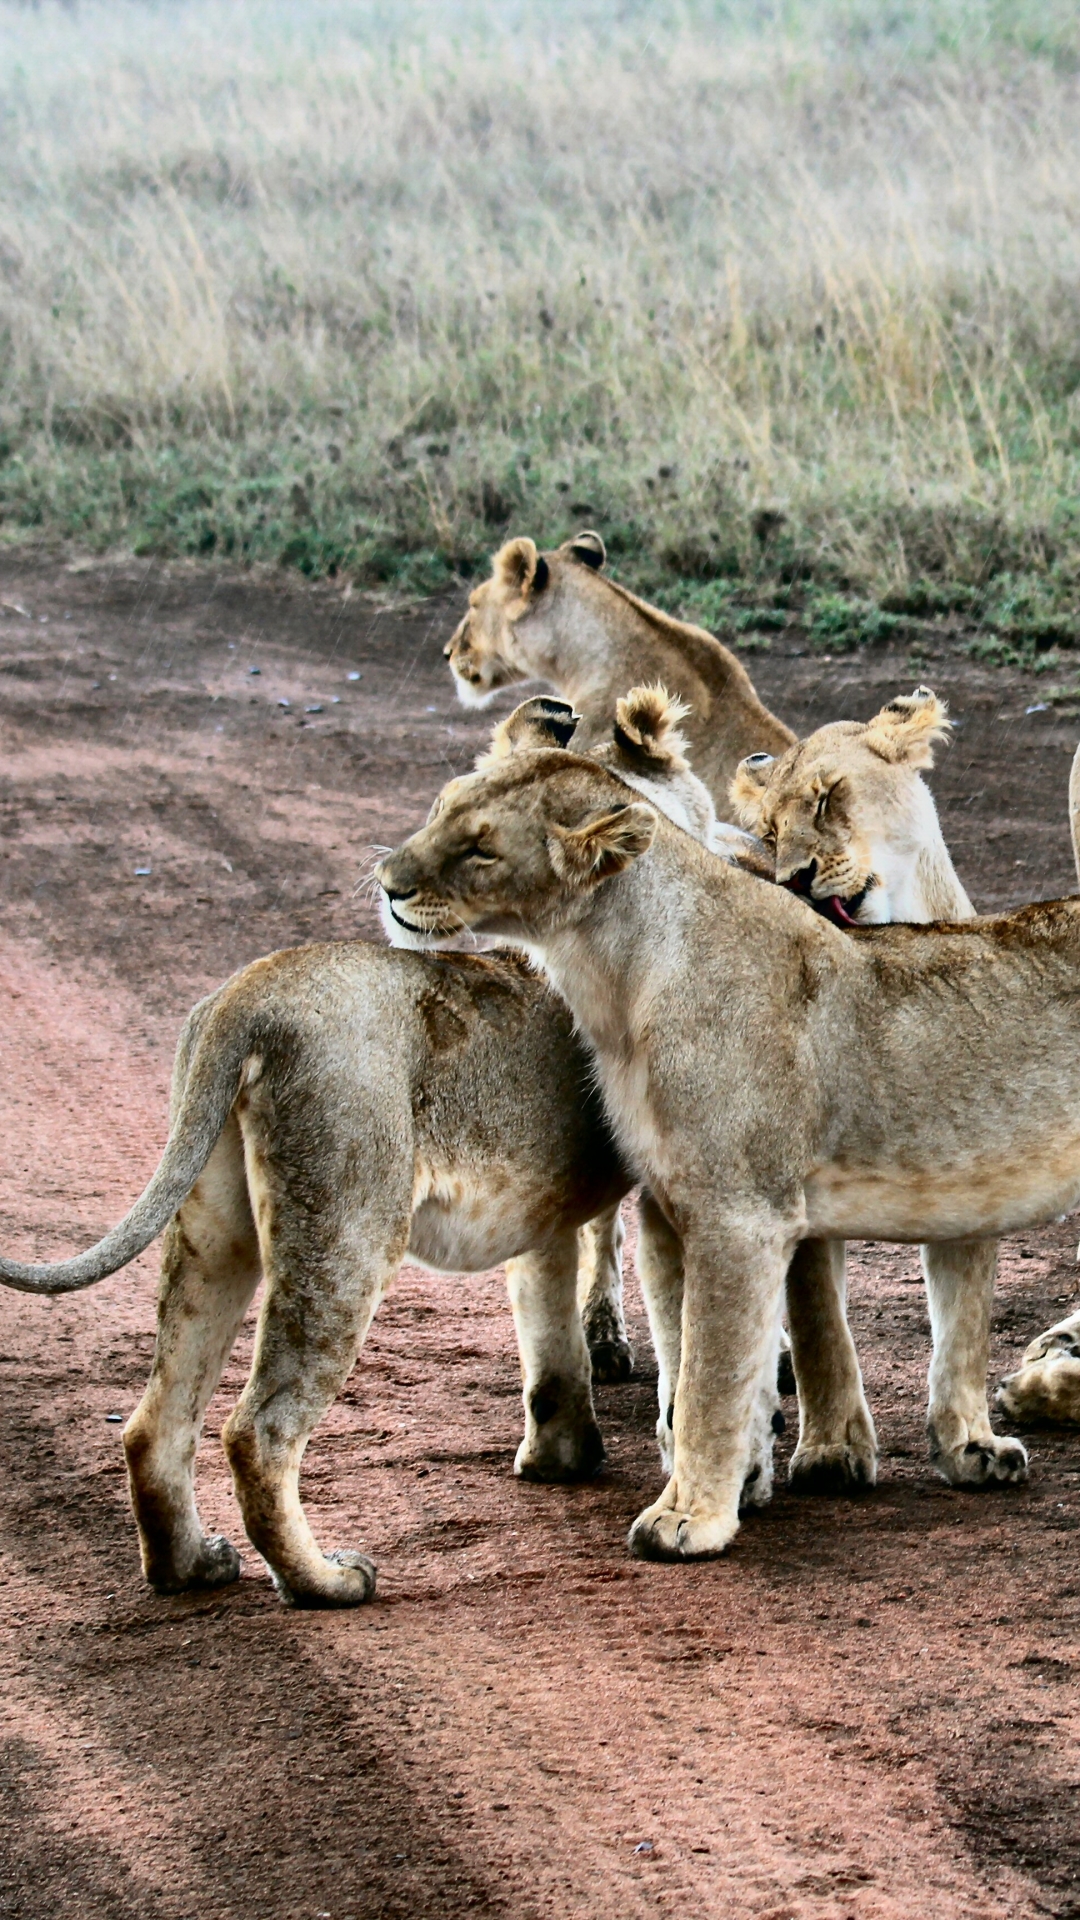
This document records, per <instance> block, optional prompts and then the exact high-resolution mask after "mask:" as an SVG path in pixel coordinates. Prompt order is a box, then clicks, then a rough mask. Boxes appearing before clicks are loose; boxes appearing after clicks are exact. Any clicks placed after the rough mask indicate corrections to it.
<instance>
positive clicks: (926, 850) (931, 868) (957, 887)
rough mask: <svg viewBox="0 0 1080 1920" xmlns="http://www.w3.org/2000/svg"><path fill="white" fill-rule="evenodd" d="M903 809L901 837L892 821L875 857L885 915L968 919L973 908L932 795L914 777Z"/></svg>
mask: <svg viewBox="0 0 1080 1920" xmlns="http://www.w3.org/2000/svg"><path fill="white" fill-rule="evenodd" d="M907 812H908V814H909V818H908V819H907V821H906V831H905V832H904V833H903V834H902V835H901V834H899V833H898V831H897V826H896V825H894V826H893V828H892V831H891V833H890V835H889V836H888V837H887V838H886V840H885V841H884V843H883V845H882V847H881V849H880V852H879V853H878V855H877V857H876V858H875V861H874V866H875V871H877V872H878V873H879V874H880V875H881V877H882V878H883V879H884V881H885V884H886V890H887V896H888V909H889V910H888V914H887V916H886V917H887V918H888V919H890V920H905V921H908V922H909V923H911V922H914V923H916V924H918V923H919V922H923V921H927V920H970V919H971V918H972V917H973V915H974V912H975V909H974V907H973V906H972V904H971V901H970V900H969V899H968V897H967V894H966V893H965V892H964V889H963V887H962V886H961V884H960V877H959V875H958V873H957V871H956V868H955V867H954V866H953V863H952V859H951V857H950V854H949V849H948V847H947V846H946V845H945V839H944V836H943V834H942V831H941V824H940V822H939V820H938V816H937V808H936V807H935V805H934V799H933V795H932V794H931V792H930V789H929V787H927V786H925V785H924V784H923V782H922V781H921V780H920V779H918V778H917V777H916V780H915V783H914V787H913V789H912V793H911V796H910V800H909V802H908V807H907ZM883 904H884V903H883Z"/></svg>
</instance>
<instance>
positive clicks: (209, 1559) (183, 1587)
mask: <svg viewBox="0 0 1080 1920" xmlns="http://www.w3.org/2000/svg"><path fill="white" fill-rule="evenodd" d="M146 1577H147V1579H148V1580H149V1582H150V1585H151V1586H152V1587H153V1589H154V1592H155V1593H188V1592H190V1591H191V1589H192V1588H200V1587H203V1588H205V1587H228V1586H231V1585H232V1583H233V1581H234V1580H239V1578H240V1555H239V1554H238V1553H237V1551H236V1548H235V1547H234V1546H233V1543H232V1541H231V1540H227V1539H226V1537H225V1535H224V1534H223V1533H208V1534H206V1535H205V1536H204V1538H203V1540H202V1541H201V1543H200V1546H199V1550H198V1553H197V1554H196V1556H195V1559H194V1560H193V1561H192V1563H191V1565H190V1566H189V1567H185V1568H184V1569H183V1570H182V1571H181V1570H179V1569H177V1568H175V1567H169V1568H164V1567H162V1568H160V1569H158V1568H150V1569H148V1571H147V1575H146Z"/></svg>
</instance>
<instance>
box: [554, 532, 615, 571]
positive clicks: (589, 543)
mask: <svg viewBox="0 0 1080 1920" xmlns="http://www.w3.org/2000/svg"><path fill="white" fill-rule="evenodd" d="M559 552H560V553H568V554H569V555H570V558H571V560H580V562H581V564H582V566H583V567H591V568H592V569H593V572H594V573H599V571H600V568H601V567H602V566H603V565H604V562H605V561H606V559H607V548H606V547H605V545H604V543H603V541H602V540H601V538H600V535H599V534H598V533H594V532H593V530H592V528H591V527H586V528H585V530H584V532H583V533H575V535H574V537H573V539H572V540H564V541H563V543H562V546H561V547H560V548H559Z"/></svg>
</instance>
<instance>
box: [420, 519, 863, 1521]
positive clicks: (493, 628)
mask: <svg viewBox="0 0 1080 1920" xmlns="http://www.w3.org/2000/svg"><path fill="white" fill-rule="evenodd" d="M606 559H607V554H606V552H605V548H604V543H603V540H602V539H601V537H600V535H599V534H598V533H595V532H593V531H591V530H588V531H585V532H582V533H578V534H575V536H574V538H573V539H572V540H568V541H566V542H565V544H564V545H563V546H561V547H559V548H557V549H556V550H555V551H549V552H545V553H540V552H539V551H538V549H537V546H536V543H535V541H533V540H530V539H528V538H524V537H523V538H520V539H516V540H510V541H507V543H506V544H505V545H504V546H503V547H501V548H500V549H499V552H498V553H497V554H496V555H495V558H494V560H493V562H492V570H491V577H490V579H488V580H485V581H483V582H482V583H481V584H480V586H478V587H476V588H474V589H473V591H472V593H471V594H470V595H469V610H468V612H467V613H466V615H465V618H464V619H463V620H462V621H461V623H460V625H459V626H458V628H457V630H456V632H455V633H454V634H453V635H452V637H451V639H450V640H449V642H448V643H447V646H446V648H445V649H444V651H445V654H446V657H447V659H448V660H449V662H450V668H451V672H452V673H453V676H454V684H455V686H456V688H457V692H458V696H459V698H460V699H461V701H462V702H463V704H464V705H466V706H481V707H483V706H486V705H487V704H488V703H489V701H491V700H492V699H493V698H494V697H495V696H496V694H498V693H499V692H500V691H501V690H502V689H503V688H505V687H508V686H512V685H514V684H516V683H520V682H521V681H524V680H543V681H546V682H547V684H548V685H549V686H552V687H554V688H555V690H556V691H557V692H558V693H559V694H561V695H562V696H563V698H564V699H566V700H568V701H570V702H572V704H573V706H574V708H575V710H576V711H577V712H578V713H580V714H581V716H582V718H581V721H580V724H579V727H578V730H577V733H576V735H575V746H576V748H577V749H578V750H579V751H586V752H589V751H591V750H592V748H593V747H594V746H596V745H597V744H599V743H601V742H602V741H604V740H606V739H607V737H608V733H609V730H610V716H611V713H612V711H613V710H614V707H615V702H616V699H617V697H618V696H619V695H620V694H621V692H622V690H623V688H624V687H628V686H633V685H635V684H637V683H641V682H649V681H652V682H661V683H662V684H663V685H664V686H665V687H666V688H667V689H668V690H669V691H670V692H671V693H672V694H673V695H674V696H675V697H676V698H677V699H678V700H679V701H680V703H681V704H682V705H683V707H684V709H685V711H684V713H683V716H682V718H681V721H680V726H681V729H682V732H683V733H684V735H685V737H686V740H687V743H688V746H689V751H690V759H691V763H692V765H693V769H694V772H695V774H697V775H698V777H699V778H700V779H701V780H703V781H704V783H705V785H706V787H707V788H708V789H709V792H710V793H711V795H712V798H713V801H714V803H715V804H716V805H717V806H721V807H724V808H726V803H727V793H728V785H729V782H730V780H731V778H732V775H733V774H734V772H735V768H736V766H737V765H738V762H739V761H740V759H741V758H742V757H743V756H744V755H745V754H747V753H749V752H751V751H752V750H765V751H768V752H770V753H774V754H778V753H782V752H783V750H784V749H785V747H787V746H789V745H791V743H792V742H793V740H794V738H795V736H794V734H793V733H792V732H791V730H790V728H788V727H786V726H785V725H784V724H783V722H782V721H780V720H778V719H777V718H776V716H775V715H774V714H772V713H770V712H769V710H768V708H767V707H765V706H764V705H763V704H762V702H761V701H760V700H759V699H758V696H757V694H756V693H755V691H754V688H753V685H752V683H751V681H750V677H749V675H748V674H747V672H746V669H745V667H743V665H742V664H741V662H740V661H739V660H737V659H736V658H735V655H734V654H733V653H731V652H730V650H729V649H728V648H727V647H725V646H723V645H722V644H721V642H720V641H719V640H717V639H716V638H715V637H714V636H713V635H712V634H711V633H707V632H705V630H704V629H703V628H701V627H695V626H692V625H690V624H689V623H688V622H687V621H685V620H676V619H674V618H673V617H672V615H671V614H668V613H664V612H662V611H661V609H660V608H659V607H653V606H650V605H649V604H648V602H647V601H644V600H640V599H639V598H638V597H637V595H636V594H633V593H630V592H628V590H627V589H626V588H625V587H622V586H619V585H618V584H617V582H615V581H614V580H610V579H608V578H607V576H606V575H605V574H604V573H603V572H602V569H603V567H604V565H605V562H606ZM714 834H715V838H714V841H713V844H714V845H715V847H716V850H717V851H718V852H720V853H723V854H727V855H730V854H731V853H732V851H733V850H734V849H733V845H732V838H731V835H732V830H731V828H730V827H719V826H718V827H717V828H716V829H714ZM749 857H750V856H748V855H747V853H746V850H745V849H744V850H743V854H742V856H741V859H740V863H741V864H746V863H747V860H748V858H749ZM598 1232H599V1235H600V1244H601V1245H606V1248H607V1252H606V1257H598V1258H597V1259H596V1260H595V1261H594V1271H595V1276H596V1277H595V1280H594V1282H593V1285H592V1288H591V1292H590V1297H589V1299H588V1300H587V1302H586V1303H585V1308H584V1313H585V1325H586V1331H587V1334H588V1338H589V1346H590V1350H591V1351H592V1353H593V1363H594V1372H595V1374H596V1377H597V1378H601V1379H603V1378H619V1377H622V1376H623V1375H624V1374H626V1373H628V1372H629V1370H630V1345H629V1341H628V1339H627V1336H626V1327H625V1321H624V1319H623V1312H622V1300H621V1291H620V1266H619V1259H618V1249H617V1244H616V1239H615V1236H616V1235H617V1232H618V1227H617V1222H615V1221H608V1222H604V1223H601V1226H600V1227H599V1229H598ZM797 1277H798V1281H799V1284H798V1288H797V1295H798V1298H797V1300H795V1302H794V1304H793V1307H792V1311H794V1312H795V1313H796V1315H797V1316H799V1317H800V1318H801V1321H802V1323H803V1324H805V1327H806V1337H807V1338H808V1339H809V1340H811V1341H812V1342H813V1344H814V1345H815V1346H818V1347H820V1348H821V1349H825V1348H827V1347H832V1348H833V1349H834V1350H836V1351H837V1352H839V1351H840V1349H841V1348H845V1349H846V1350H847V1360H846V1363H845V1368H844V1372H845V1377H850V1374H851V1369H852V1366H855V1367H856V1368H857V1362H856V1361H855V1354H854V1348H853V1347H852V1346H851V1341H850V1336H849V1334H848V1332H847V1324H846V1320H845V1315H844V1300H843V1265H842V1262H839V1261H838V1259H837V1257H836V1250H834V1249H829V1248H827V1247H824V1246H817V1245H813V1244H809V1245H807V1246H805V1247H802V1248H800V1251H799V1255H798V1262H797ZM792 1335H793V1339H796V1340H797V1339H798V1337H799V1333H798V1329H796V1328H794V1327H793V1329H792ZM664 1372H665V1369H664V1365H663V1361H661V1374H662V1376H663V1375H664ZM788 1384H789V1385H790V1380H789V1381H788ZM802 1413H803V1421H802V1429H801V1432H800V1440H799V1446H798V1448H797V1450H796V1453H795V1457H794V1459H793V1461H792V1463H791V1477H792V1480H793V1482H794V1483H795V1484H796V1485H798V1486H800V1487H803V1488H804V1489H806V1490H808V1491H814V1490H816V1489H818V1488H824V1489H830V1488H833V1487H836V1486H865V1485H868V1484H870V1485H872V1484H873V1481H874V1478H875V1475H876V1471H877V1466H876V1461H877V1443H876V1439H875V1436H874V1431H873V1423H872V1422H871V1421H870V1417H869V1413H868V1411H867V1410H866V1409H865V1404H864V1407H863V1410H862V1412H860V1413H856V1412H854V1410H853V1412H852V1420H851V1423H850V1425H849V1426H848V1427H847V1428H846V1429H845V1430H844V1433H843V1437H842V1438H840V1437H839V1432H838V1430H837V1429H835V1428H832V1427H830V1430H829V1435H828V1437H827V1438H824V1437H822V1436H821V1435H819V1434H818V1433H817V1431H816V1429H815V1428H814V1427H813V1426H812V1425H810V1426H808V1425H807V1419H806V1404H805V1402H804V1403H803V1407H802ZM668 1444H669V1441H668V1439H665V1436H664V1434H663V1433H661V1447H662V1448H666V1447H667V1446H668Z"/></svg>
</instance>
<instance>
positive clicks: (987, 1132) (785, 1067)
mask: <svg viewBox="0 0 1080 1920" xmlns="http://www.w3.org/2000/svg"><path fill="white" fill-rule="evenodd" d="M378 877H379V879H380V881H381V884H382V886H383V887H384V889H385V890H386V892H387V894H388V897H389V898H390V899H391V900H392V901H393V904H394V910H395V912H396V913H398V914H399V915H401V916H402V917H403V918H405V919H406V920H407V921H408V923H409V924H410V925H411V926H413V927H414V928H415V929H417V930H418V931H419V932H426V933H427V934H428V935H429V936H432V937H437V936H438V935H439V934H440V933H441V932H443V931H445V930H446V929H447V928H449V927H451V926H466V927H471V928H473V929H475V930H476V931H478V932H489V933H493V934H496V935H498V936H501V937H502V938H504V939H507V940H511V941H515V942H518V943H520V944H523V945H526V946H527V947H528V948H529V949H530V950H531V951H532V952H533V954H534V955H535V956H537V957H538V958H539V959H540V960H541V961H542V963H543V965H544V967H545V969H546V971H547V973H548V976H549V978H550V979H551V980H552V981H553V983H554V984H555V985H556V986H557V987H558V989H559V991H560V992H561V993H562V994H563V995H564V997H565V998H566V1000H567V1002H568V1004H569V1006H570V1007H571V1009H572V1011H573V1013H574V1016H575V1019H576V1021H577V1023H578V1025H579V1027H580V1028H581V1030H582V1031H583V1033H584V1034H585V1036H586V1037H587V1039H588V1040H589V1042H590V1044H591V1045H592V1047H593V1048H594V1050H595V1053H596V1057H597V1064H598V1070H599V1074H600V1079H601V1084H602V1087H603V1091H604V1096H605V1102H606V1106H607V1109H608V1112H609V1114H610V1115H611V1118H612V1121H613V1124H614V1126H615V1130H616V1134H617V1137H618V1139H619V1142H620V1145H621V1147H622V1149H623V1151H624V1152H625V1153H626V1154H627V1156H628V1157H629V1158H630V1159H631V1160H632V1161H633V1162H634V1163H635V1164H636V1165H637V1166H638V1167H639V1168H640V1169H641V1171H642V1173H643V1174H644V1175H645V1177H647V1179H648V1181H649V1184H650V1186H651V1188H652V1190H653V1192H654V1193H655V1195H656V1198H657V1201H658V1203H659V1204H660V1205H661V1207H662V1208H663V1211H664V1213H665V1215H666V1217H667V1218H668V1219H669V1220H670V1221H671V1222H672V1224H673V1226H674V1227H675V1228H676V1230H677V1232H678V1234H679V1236H680V1238H681V1241H682V1246H683V1253H684V1260H685V1279H684V1285H685V1294H684V1306H683V1348H682V1358H681V1368H680V1373H679V1381H678V1388H677V1391H676V1396H675V1408H674V1465H673V1472H672V1475H671V1478H670V1480H669V1481H668V1484H667V1486H666V1488H665V1490H664V1492H663V1494H662V1495H661V1497H660V1499H659V1500H658V1501H657V1502H656V1503H655V1504H654V1505H653V1506H651V1507H650V1508H648V1509H647V1510H646V1511H645V1512H644V1513H643V1514H641V1515H640V1516H639V1518H638V1520H637V1521H636V1522H635V1524H634V1527H633V1529H632V1530H631V1535H630V1541H631V1546H632V1548H633V1550H634V1551H635V1552H636V1553H638V1554H641V1555H643V1556H646V1557H656V1558H663V1559H683V1558H697V1557H702V1556H708V1555H712V1554H716V1553H719V1552H722V1551H723V1549H724V1548H725V1547H726V1546H727V1545H728V1544H729V1542H730V1541H731V1539H732V1538H733V1537H734V1535H735V1533H736V1531H737V1528H738V1509H739V1497H740V1493H741V1490H742V1487H743V1482H744V1479H745V1476H746V1471H747V1466H748V1462H749V1459H750V1452H751V1444H752V1442H751V1418H752V1412H753V1409H754V1407H755V1405H756V1404H757V1403H758V1401H759V1397H760V1391H761V1383H762V1378H763V1374H764V1372H765V1371H767V1368H768V1366H769V1363H770V1357H771V1354H772V1351H773V1342H774V1333H775V1326H776V1317H777V1313H778V1309H779V1303H780V1297H781V1293H782V1289H783V1284H784V1276H785V1273H786V1271H787V1268H788V1264H789V1262H790V1259H791V1256H792V1253H793V1252H794V1249H795V1247H796V1246H797V1245H798V1243H799V1242H800V1241H802V1240H804V1239H805V1238H807V1236H821V1237H824V1238H827V1239H831V1240H846V1239H874V1240H900V1241H913V1242H931V1241H943V1242H946V1243H947V1244H949V1245H951V1246H952V1247H954V1248H956V1247H960V1246H962V1245H963V1244H964V1243H966V1242H970V1241H971V1240H977V1239H988V1238H997V1237H999V1236H1000V1235H1001V1234H1003V1233H1005V1232H1009V1231H1012V1230H1014V1229H1018V1228H1021V1227H1024V1226H1028V1225H1033V1224H1035V1223H1037V1222H1040V1221H1044V1220H1047V1219H1051V1218H1053V1217H1054V1216H1055V1215H1057V1214H1059V1213H1061V1212H1063V1211H1067V1210H1068V1209H1070V1208H1071V1207H1073V1206H1075V1205H1076V1204H1077V1201H1078V1200H1080V1012H1078V1007H1080V994H1078V988H1080V901H1075V900H1074V901H1054V902H1048V903H1044V904H1040V905H1036V906H1029V907H1026V908H1024V909H1022V910H1021V911H1019V912H1017V913H1013V914H1006V915H1001V916H999V917H996V918H992V919H983V920H974V921H967V922H964V923H961V924H959V925H956V926H940V925H939V926H931V927H912V926H882V927H873V928H865V929H864V928H857V929H855V930H847V931H845V932H841V931H840V930H839V929H838V928H836V927H835V926H833V925H831V924H830V923H829V922H828V921H827V920H826V919H824V918H823V917H819V916H815V915H811V914H808V913H807V912H806V909H805V906H804V905H803V904H802V903H800V902H799V901H798V900H797V899H795V898H793V897H792V896H791V895H790V894H789V893H788V892H787V891H785V890H784V889H783V888H781V887H767V886H766V887H763V886H761V885H759V884H758V883H757V882H756V881H754V880H751V879H750V878H749V877H748V876H747V875H745V874H743V873H740V872H739V871H738V870H737V869H736V868H734V867H730V866H726V865H723V864H721V863H720V862H717V861H716V860H714V859H712V858H711V857H710V856H709V854H708V853H707V852H706V851H705V850H704V849H702V848H701V847H700V846H699V845H698V844H697V843H696V842H695V841H693V840H691V839H690V838H689V837H688V836H687V835H685V834H684V833H680V832H679V831H678V830H677V829H676V828H675V827H673V826H672V825H671V823H670V822H668V821H666V820H665V819H664V818H663V817H662V816H660V815H659V814H658V812H657V810H656V808H655V807H652V806H650V805H648V804H647V803H645V802H643V801H640V800H632V801H627V799H626V790H625V787H624V786H623V785H622V784H621V783H620V782H619V781H618V780H616V779H615V778H614V777H613V776H612V775H611V774H610V773H609V772H607V771H606V770H605V769H603V768H601V767H598V766H597V765H596V764H595V763H594V762H593V761H590V760H589V759H587V758H586V757H585V756H583V755H580V754H577V753H574V752H572V751H570V750H568V749H562V750H546V749H541V750H533V751H525V752H522V753H520V754H518V755H516V756H513V757H511V758H510V759H508V760H506V761H504V762H502V763H501V764H500V765H498V766H496V767H493V768H490V769H488V770H487V771H485V772H483V773H478V774H475V775H473V776H472V777H471V778H470V779H467V780H465V781H463V782H460V783H458V785H457V788H456V790H455V792H454V793H453V795H452V797H450V798H448V799H447V802H446V804H445V805H444V807H443V808H442V809H441V810H440V811H439V812H438V814H437V815H436V817H435V818H434V819H433V820H432V821H431V822H430V823H429V825H428V826H426V827H425V828H423V829H422V830H421V831H420V832H419V833H417V834H415V835H413V836H412V838H411V839H410V840H408V841H406V843H405V845H404V846H403V847H402V848H401V849H399V851H398V852H397V853H396V854H393V855H391V856H390V857H389V858H388V859H386V860H384V861H383V862H382V863H381V865H380V867H379V869H378ZM800 1384H801V1383H800Z"/></svg>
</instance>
